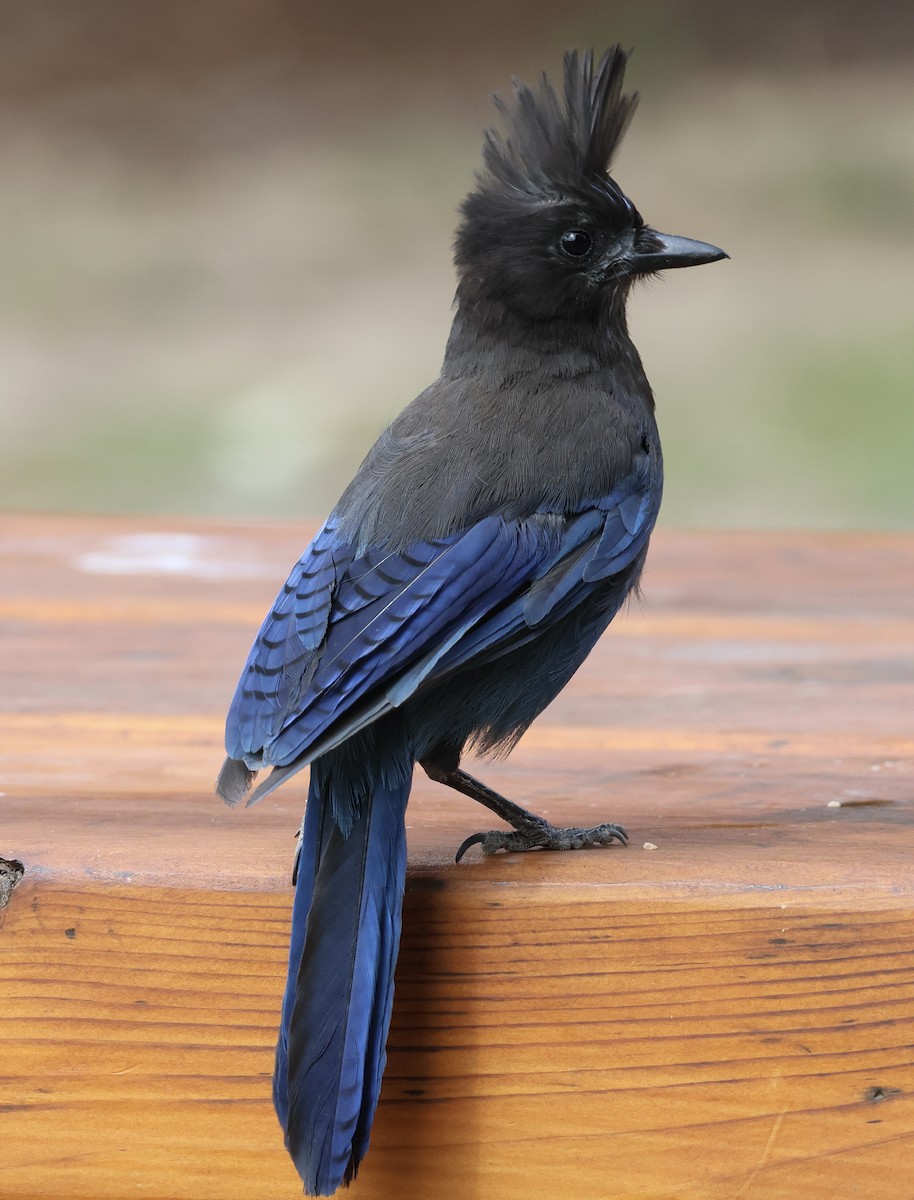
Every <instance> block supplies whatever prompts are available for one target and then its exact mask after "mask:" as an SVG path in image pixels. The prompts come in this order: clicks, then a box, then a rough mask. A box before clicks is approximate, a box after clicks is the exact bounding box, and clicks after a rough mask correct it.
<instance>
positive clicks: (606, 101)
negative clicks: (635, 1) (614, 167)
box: [480, 46, 638, 193]
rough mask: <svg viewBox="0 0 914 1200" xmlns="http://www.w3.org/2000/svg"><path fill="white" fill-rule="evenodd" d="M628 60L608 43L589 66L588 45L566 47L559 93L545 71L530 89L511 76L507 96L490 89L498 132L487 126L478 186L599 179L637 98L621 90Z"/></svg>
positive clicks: (517, 187)
mask: <svg viewBox="0 0 914 1200" xmlns="http://www.w3.org/2000/svg"><path fill="white" fill-rule="evenodd" d="M627 61H628V55H627V54H626V52H625V51H624V50H622V48H621V47H620V46H613V47H611V48H610V49H609V50H607V52H606V53H605V54H604V55H603V57H602V58H601V59H600V62H599V65H598V66H597V68H596V70H594V59H593V51H590V50H588V51H587V52H586V53H584V54H582V55H579V54H578V52H577V51H576V50H570V51H568V52H567V53H566V54H565V59H564V84H565V86H564V95H563V96H560V95H559V94H558V92H557V91H556V89H555V87H554V86H553V85H552V83H551V82H550V80H549V79H548V78H547V77H546V75H543V77H542V79H541V80H540V85H539V88H538V89H536V90H534V89H533V88H531V87H528V86H527V84H525V83H522V82H520V80H517V79H515V80H514V96H513V98H512V99H513V103H512V102H509V101H505V100H504V99H503V98H502V97H501V96H495V97H494V100H495V105H496V107H497V108H498V110H499V112H500V113H501V114H502V117H503V118H504V131H503V132H502V131H501V130H493V129H489V130H487V131H486V134H485V142H484V145H483V161H484V164H485V170H484V172H483V174H482V176H481V178H480V183H481V184H482V186H483V187H484V188H485V187H492V185H495V186H496V187H500V188H508V189H510V190H511V191H519V192H528V193H529V192H538V193H543V192H551V191H554V190H556V189H559V190H560V189H561V188H562V186H563V185H571V186H574V185H580V184H581V183H582V182H584V181H585V180H593V179H605V177H606V171H607V170H608V168H609V165H610V162H611V160H612V157H613V154H614V153H615V150H616V147H617V146H618V145H619V142H620V141H621V140H622V137H623V134H624V133H625V130H626V128H627V127H628V123H629V121H630V120H631V118H632V114H633V112H634V109H635V105H636V104H637V102H638V95H637V93H636V92H632V93H629V94H628V95H625V94H623V92H622V81H623V77H624V75H625V65H626V62H627Z"/></svg>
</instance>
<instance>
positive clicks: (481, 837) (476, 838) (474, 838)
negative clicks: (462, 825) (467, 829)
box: [454, 833, 486, 862]
mask: <svg viewBox="0 0 914 1200" xmlns="http://www.w3.org/2000/svg"><path fill="white" fill-rule="evenodd" d="M485 840H486V835H485V834H484V833H473V834H470V836H469V837H468V838H467V839H466V841H464V842H462V843H461V845H460V849H459V850H458V851H457V853H456V854H455V855H454V862H460V860H461V859H462V858H463V856H464V854H466V852H467V850H469V849H470V847H471V846H481V845H482V843H483V842H484V841H485Z"/></svg>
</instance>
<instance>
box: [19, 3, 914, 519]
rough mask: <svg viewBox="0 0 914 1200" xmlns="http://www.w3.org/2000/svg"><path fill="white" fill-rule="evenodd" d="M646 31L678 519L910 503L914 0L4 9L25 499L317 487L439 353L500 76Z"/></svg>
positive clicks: (71, 504)
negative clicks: (695, 259) (466, 208)
mask: <svg viewBox="0 0 914 1200" xmlns="http://www.w3.org/2000/svg"><path fill="white" fill-rule="evenodd" d="M616 40H619V41H621V42H623V44H626V45H631V46H634V47H635V50H636V53H635V56H634V59H633V61H632V63H631V67H630V73H629V80H630V83H631V85H632V86H634V87H637V88H638V89H640V91H641V93H642V101H641V105H640V108H639V111H638V114H637V116H636V118H635V122H634V125H633V126H632V129H631V131H630V133H629V135H628V138H627V141H626V143H625V145H624V147H623V150H622V153H621V154H620V156H619V160H618V162H617V164H616V171H615V174H616V176H617V177H618V179H619V181H620V182H621V183H622V185H623V186H624V187H625V188H626V190H627V191H628V192H629V194H630V195H631V196H632V197H633V198H634V200H635V202H636V204H637V205H638V207H639V208H640V210H641V212H642V213H643V214H644V216H645V218H646V219H648V220H649V221H650V222H652V223H653V224H656V225H657V226H658V227H659V228H661V229H664V230H667V231H668V232H673V233H682V234H687V235H692V236H695V237H698V238H701V239H704V240H707V241H711V242H715V243H717V244H718V245H721V246H724V247H725V248H726V249H727V250H728V251H729V252H730V254H731V255H732V262H729V263H723V264H719V265H715V266H710V267H706V268H703V269H701V270H697V271H688V272H681V273H680V272H676V273H673V274H671V275H670V276H669V277H668V278H665V279H664V280H663V281H662V282H661V283H659V284H652V285H650V286H649V287H646V288H643V289H641V290H639V291H636V293H635V295H634V297H633V300H632V304H631V306H630V319H631V326H632V329H633V332H634V335H635V339H636V341H637V344H638V346H639V348H640V350H641V352H642V356H643V358H644V360H645V364H646V367H647V370H648V374H649V376H650V378H651V381H652V383H653V385H654V389H655V392H656V395H657V401H658V408H659V419H660V422H661V430H662V433H663V436H664V446H665V451H666V458H667V463H668V478H669V482H668V489H667V496H666V502H665V508H664V513H663V517H662V519H663V520H664V521H665V522H666V524H668V525H671V524H680V525H681V524H691V525H703V526H721V525H729V526H734V525H735V526H741V525H746V526H763V527H773V526H801V527H839V528H841V527H851V528H852V527H877V528H912V527H914V484H912V460H914V403H912V393H914V303H912V296H914V286H912V266H914V256H912V248H914V71H912V68H914V6H912V5H910V4H909V3H905V4H901V3H895V2H891V0H874V2H871V3H869V4H867V5H861V4H859V3H845V2H835V0H833V2H830V3H828V2H825V0H818V2H811V3H803V2H802V0H800V2H797V0H793V2H791V3H787V2H786V0H771V2H769V3H767V4H765V5H751V6H740V5H732V4H724V3H723V2H722V0H689V2H683V3H673V2H667V3H646V2H642V3H633V2H632V3H617V4H607V3H600V4H595V3H591V2H583V0H582V2H570V3H565V4H562V5H555V4H551V3H542V2H534V3H521V2H520V0H511V2H506V3H498V2H497V0H464V2H463V3H462V4H460V5H445V4H442V3H437V2H435V0H425V2H424V3H420V2H399V3H389V4H377V3H374V4H370V3H367V2H366V0H362V2H361V3H350V4H346V3H341V4H339V5H336V6H329V5H317V4H314V3H300V2H298V0H194V3H186V2H183V0H155V3H152V2H151V0H31V2H30V3H28V4H11V3H8V4H5V5H3V6H2V9H0V130H2V139H3V145H4V147H5V150H4V156H5V160H6V161H5V169H4V171H3V186H2V189H0V242H2V252H0V262H2V270H0V310H2V314H0V315H2V319H0V339H2V353H0V364H2V367H0V507H5V508H15V507H19V508H21V507H29V508H54V509H78V510H88V511H107V512H142V511H153V512H163V513H188V514H194V513H201V514H213V515H238V516H242V515H247V516H264V515H276V516H293V515H299V514H300V515H309V516H320V515H322V514H323V513H324V512H325V511H326V510H327V509H328V508H329V507H330V506H331V505H332V504H333V502H334V501H335V499H336V498H337V495H338V494H339V492H340V490H341V488H342V487H343V486H344V484H345V482H346V481H347V479H348V478H349V476H350V474H351V472H352V471H353V470H354V468H355V467H356V465H357V464H358V462H359V461H360V459H361V457H362V455H363V454H364V452H365V450H366V449H367V447H368V446H369V444H370V443H371V441H372V440H373V439H374V437H375V436H376V434H377V433H378V431H379V430H380V428H381V427H382V426H383V424H385V423H386V422H387V421H388V420H389V419H390V418H391V417H392V416H393V415H394V413H396V412H397V411H398V410H399V409H400V408H401V407H403V405H404V404H405V403H407V402H408V401H409V400H410V399H412V397H413V396H414V395H415V394H416V393H417V392H418V391H419V390H421V389H422V388H423V387H424V386H425V385H426V384H427V383H428V382H430V381H431V379H433V378H434V376H435V375H436V374H437V371H438V367H439V365H440V360H441V354H442V350H443V347H444V341H445V338H446V335H447V330H448V327H449V323H450V317H451V311H450V304H451V299H452V296H453V287H454V280H453V273H452V268H451V263H450V243H451V238H452V234H453V227H454V223H455V209H456V206H457V204H458V203H459V201H460V199H461V197H462V195H463V194H464V193H465V192H466V191H467V190H468V188H469V187H470V186H471V185H472V176H473V171H474V170H475V168H476V165H477V162H478V154H479V144H480V131H481V129H482V128H483V127H484V125H486V124H487V123H489V122H490V120H491V118H492V109H491V107H490V102H489V99H488V97H489V94H490V93H491V92H492V91H493V90H497V89H504V88H506V87H507V86H508V84H509V79H510V76H511V75H512V74H517V75H520V76H521V77H525V78H528V79H532V78H534V77H535V76H536V74H537V73H538V71H539V70H540V69H541V68H543V67H548V68H550V69H551V70H553V71H555V70H556V69H557V67H558V65H559V63H560V59H561V52H562V50H563V49H564V48H566V47H569V46H573V45H577V46H581V47H586V46H591V45H592V46H595V47H597V48H598V49H601V48H603V47H605V46H606V45H607V44H609V43H610V42H612V41H616Z"/></svg>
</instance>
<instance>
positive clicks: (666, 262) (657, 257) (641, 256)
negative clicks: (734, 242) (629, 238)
mask: <svg viewBox="0 0 914 1200" xmlns="http://www.w3.org/2000/svg"><path fill="white" fill-rule="evenodd" d="M729 257H730V255H729V254H728V253H727V252H726V250H721V249H720V247H719V246H711V245H709V244H708V243H707V242H696V241H695V240H694V239H693V238H684V237H677V236H676V234H674V233H658V232H657V230H656V229H651V228H649V227H648V226H645V227H644V228H643V229H642V230H640V232H639V233H638V236H637V240H636V242H635V246H634V248H633V249H632V251H631V252H630V253H629V254H627V255H626V262H625V266H626V268H627V270H628V271H629V273H630V274H632V275H645V274H648V273H649V272H651V271H667V270H669V269H670V267H700V266H701V264H702V263H710V262H717V261H718V259H721V258H729Z"/></svg>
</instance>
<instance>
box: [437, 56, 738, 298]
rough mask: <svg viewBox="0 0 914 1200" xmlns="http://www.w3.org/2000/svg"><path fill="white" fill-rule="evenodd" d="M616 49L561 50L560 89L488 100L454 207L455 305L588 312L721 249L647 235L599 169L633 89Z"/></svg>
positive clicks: (615, 141) (621, 127)
mask: <svg viewBox="0 0 914 1200" xmlns="http://www.w3.org/2000/svg"><path fill="white" fill-rule="evenodd" d="M627 58H628V56H627V54H626V53H625V52H624V51H623V50H622V49H621V48H620V47H619V46H614V47H613V48H612V49H610V50H609V51H607V53H606V54H604V56H603V58H602V59H601V60H600V63H599V65H598V66H597V67H596V69H594V61H593V54H592V53H591V52H587V53H586V54H583V55H580V56H579V55H578V53H577V51H570V52H569V53H567V54H566V55H565V63H564V68H565V69H564V93H563V95H559V93H558V92H557V91H556V89H555V88H554V87H553V85H552V84H551V82H550V81H549V80H548V79H547V78H546V76H545V75H544V76H543V78H542V80H541V82H540V86H539V88H538V89H537V90H533V89H532V88H530V87H528V86H526V85H525V84H523V83H520V82H518V81H517V80H515V81H514V95H513V97H512V98H511V100H510V101H508V102H506V101H504V100H503V99H501V98H500V97H496V98H495V103H496V106H497V108H498V110H499V112H500V113H501V116H502V118H503V129H500V130H489V131H487V133H486V135H485V142H484V145H483V169H482V171H481V172H480V173H479V176H478V182H477V186H476V188H475V189H474V190H473V191H472V192H471V193H470V194H469V195H468V196H467V197H466V199H465V200H464V201H463V204H462V206H461V215H462V221H461V224H460V227H459V229H458V231H457V239H456V243H455V262H456V265H457V270H458V275H459V280H460V282H459V287H458V302H460V303H461V304H462V303H464V302H468V301H470V300H471V299H472V300H475V301H476V302H479V301H482V302H483V303H488V304H493V305H496V306H499V307H502V306H503V307H504V308H505V309H507V310H508V311H509V312H512V313H513V314H515V315H516V316H518V317H520V318H522V319H526V320H532V321H548V320H553V319H556V318H559V319H565V320H567V319H569V318H570V319H572V320H573V319H595V318H597V317H598V316H599V314H600V313H601V312H604V311H606V308H605V306H606V301H607V299H608V298H609V299H612V298H614V297H622V298H624V296H625V294H626V292H627V290H628V288H629V286H630V285H631V282H632V280H633V279H635V278H637V277H638V276H642V275H647V274H651V273H653V272H656V271H661V270H665V269H667V268H669V267H687V266H695V265H698V264H699V263H707V262H714V261H715V260H717V259H719V258H726V254H725V253H724V251H723V250H719V249H718V248H717V247H716V246H709V245H707V244H706V243H704V242H696V241H692V240H691V239H689V238H681V237H673V236H671V235H668V234H662V233H658V232H657V231H656V230H654V229H651V228H650V226H648V225H646V224H645V223H644V221H643V220H642V218H641V216H640V214H639V212H638V210H637V209H636V208H635V206H634V204H632V202H631V201H630V200H629V199H628V197H627V196H626V195H625V194H624V192H623V191H622V189H621V188H620V187H619V185H618V184H617V183H616V181H615V180H614V179H613V178H612V177H611V176H610V175H609V174H608V170H609V166H610V163H611V160H612V157H613V155H614V153H615V151H616V148H617V147H618V145H619V143H620V141H621V140H622V137H623V135H624V133H625V130H626V128H627V126H628V123H629V121H630V120H631V117H632V114H633V112H634V109H635V104H636V103H637V99H638V97H637V94H635V93H630V94H627V95H626V94H624V93H623V91H622V80H623V75H624V73H625V64H626V61H627Z"/></svg>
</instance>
